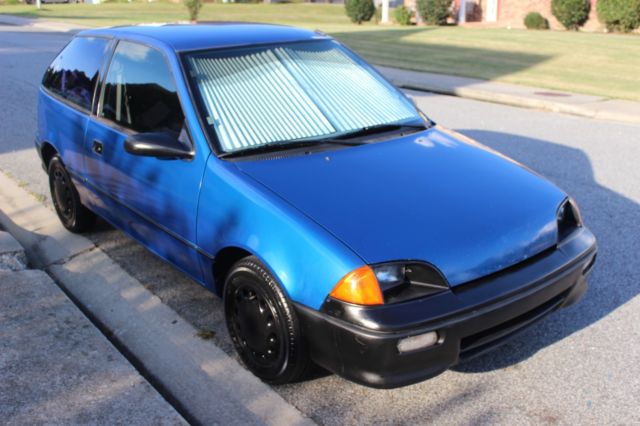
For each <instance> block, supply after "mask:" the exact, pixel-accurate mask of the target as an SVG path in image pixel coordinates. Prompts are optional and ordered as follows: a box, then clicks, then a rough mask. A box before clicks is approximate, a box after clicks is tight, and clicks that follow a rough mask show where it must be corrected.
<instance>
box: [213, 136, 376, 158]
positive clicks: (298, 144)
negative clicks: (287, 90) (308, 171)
mask: <svg viewBox="0 0 640 426" xmlns="http://www.w3.org/2000/svg"><path fill="white" fill-rule="evenodd" d="M363 143H364V142H361V141H346V140H337V139H335V138H318V139H298V140H291V141H286V142H272V143H267V144H264V145H259V146H255V147H249V148H245V149H242V150H238V151H231V152H225V153H222V154H220V155H219V156H218V157H219V158H231V157H241V156H245V155H255V154H264V153H267V152H275V151H284V150H288V149H295V148H304V147H306V146H317V145H323V144H336V145H349V146H352V145H362V144H363Z"/></svg>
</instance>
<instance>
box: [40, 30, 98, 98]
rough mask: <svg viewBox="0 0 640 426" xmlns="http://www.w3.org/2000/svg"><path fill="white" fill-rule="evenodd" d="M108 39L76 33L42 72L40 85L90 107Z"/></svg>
mask: <svg viewBox="0 0 640 426" xmlns="http://www.w3.org/2000/svg"><path fill="white" fill-rule="evenodd" d="M108 43H109V40H107V39H104V38H90V37H76V38H74V39H73V40H71V42H69V44H68V45H67V46H66V47H65V48H64V49H62V51H61V52H60V54H58V56H57V57H56V59H54V61H53V63H52V64H51V65H50V66H49V68H48V69H47V71H46V72H45V74H44V78H43V80H42V85H43V86H44V87H45V88H46V89H48V90H49V91H51V92H52V93H54V94H56V95H58V96H61V97H62V98H64V99H66V100H68V101H69V102H71V103H72V104H75V105H77V106H79V107H80V108H82V109H86V110H89V109H91V102H92V99H93V93H94V89H95V86H96V82H97V81H98V72H99V70H100V64H101V63H102V59H103V57H104V55H105V52H106V49H107V45H108Z"/></svg>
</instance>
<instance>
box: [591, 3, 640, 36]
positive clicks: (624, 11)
mask: <svg viewBox="0 0 640 426" xmlns="http://www.w3.org/2000/svg"><path fill="white" fill-rule="evenodd" d="M596 12H597V13H598V19H599V20H600V22H602V23H603V24H605V25H606V27H607V29H608V30H610V31H622V32H629V31H633V30H635V29H636V28H638V27H640V0H599V1H598V5H597V6H596Z"/></svg>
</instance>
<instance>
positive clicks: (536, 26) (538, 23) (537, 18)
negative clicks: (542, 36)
mask: <svg viewBox="0 0 640 426" xmlns="http://www.w3.org/2000/svg"><path fill="white" fill-rule="evenodd" d="M524 26H525V27H527V29H528V30H548V29H549V21H547V20H546V19H545V17H544V16H542V15H540V14H539V13H538V12H529V13H527V16H525V17H524Z"/></svg>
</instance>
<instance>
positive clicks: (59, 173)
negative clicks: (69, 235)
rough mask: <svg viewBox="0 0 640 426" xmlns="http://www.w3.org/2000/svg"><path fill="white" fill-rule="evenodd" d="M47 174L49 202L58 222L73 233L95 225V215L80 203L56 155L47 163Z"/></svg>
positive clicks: (67, 174) (65, 170)
mask: <svg viewBox="0 0 640 426" xmlns="http://www.w3.org/2000/svg"><path fill="white" fill-rule="evenodd" d="M48 173H49V190H50V191H51V200H52V202H53V206H54V207H55V209H56V213H57V214H58V218H59V219H60V222H62V224H63V225H64V227H65V228H67V229H68V230H69V231H71V232H75V233H79V232H83V231H86V230H88V229H90V228H91V227H92V226H93V224H94V223H95V220H96V215H95V214H94V213H93V212H92V211H91V210H89V209H87V208H86V207H85V206H84V205H83V204H82V202H81V201H80V195H78V190H77V189H76V187H75V185H74V184H73V182H72V181H71V178H70V176H69V173H68V172H67V169H66V168H65V167H64V164H62V160H61V159H60V157H59V156H57V155H56V156H54V157H53V158H52V159H51V161H49V168H48Z"/></svg>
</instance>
